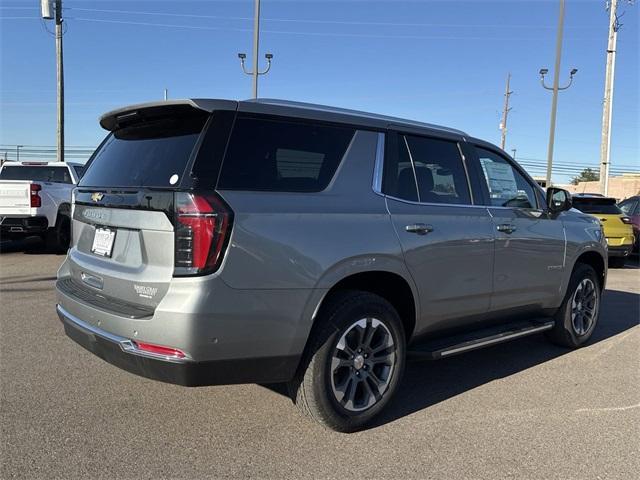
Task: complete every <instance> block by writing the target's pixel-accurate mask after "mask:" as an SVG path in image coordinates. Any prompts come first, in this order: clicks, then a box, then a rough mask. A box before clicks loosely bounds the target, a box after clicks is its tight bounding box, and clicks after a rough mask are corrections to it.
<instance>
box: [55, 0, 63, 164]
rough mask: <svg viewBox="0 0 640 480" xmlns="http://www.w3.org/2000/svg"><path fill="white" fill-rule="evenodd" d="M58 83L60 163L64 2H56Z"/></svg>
mask: <svg viewBox="0 0 640 480" xmlns="http://www.w3.org/2000/svg"><path fill="white" fill-rule="evenodd" d="M55 20H56V83H57V89H58V129H57V130H58V131H57V135H58V150H57V158H58V161H59V162H64V67H63V63H62V35H63V31H62V0H56V17H55Z"/></svg>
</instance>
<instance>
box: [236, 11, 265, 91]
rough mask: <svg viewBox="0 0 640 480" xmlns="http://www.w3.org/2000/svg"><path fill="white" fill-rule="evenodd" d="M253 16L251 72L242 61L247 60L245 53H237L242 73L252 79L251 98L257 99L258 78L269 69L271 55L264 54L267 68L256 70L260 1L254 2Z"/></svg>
mask: <svg viewBox="0 0 640 480" xmlns="http://www.w3.org/2000/svg"><path fill="white" fill-rule="evenodd" d="M254 5H255V8H254V16H253V70H252V71H248V70H247V69H246V67H245V64H244V61H245V59H246V58H247V55H246V54H245V53H238V58H239V59H240V64H241V65H242V71H243V72H244V73H246V74H247V75H251V76H252V77H253V87H252V95H253V98H258V77H259V76H260V75H265V74H266V73H267V72H268V71H269V70H270V69H271V59H272V58H273V54H271V53H266V54H265V56H264V58H266V59H267V67H266V68H265V69H264V70H263V71H262V72H261V71H260V70H259V69H258V55H259V48H260V0H255V4H254Z"/></svg>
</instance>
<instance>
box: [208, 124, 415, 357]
mask: <svg viewBox="0 0 640 480" xmlns="http://www.w3.org/2000/svg"><path fill="white" fill-rule="evenodd" d="M377 137H378V135H377V132H368V131H358V132H357V133H356V135H355V136H354V138H353V140H352V142H351V144H350V146H349V148H348V149H347V152H346V153H345V157H344V159H343V161H342V163H341V165H340V167H339V168H338V171H337V172H336V175H335V176H334V179H333V180H332V182H331V183H330V184H329V186H328V187H327V189H326V190H325V191H323V192H320V193H275V192H242V191H229V190H222V191H221V192H220V194H221V195H222V196H223V198H224V199H225V201H226V202H227V203H228V204H229V205H230V206H231V208H232V209H233V211H234V225H233V232H232V235H231V239H230V242H229V248H228V251H227V253H226V256H225V260H224V263H223V265H222V268H221V270H220V273H219V276H220V278H221V279H222V281H224V282H225V283H226V284H227V285H228V286H229V287H231V288H233V289H245V290H263V289H270V290H289V291H290V292H291V294H292V295H294V296H295V297H298V296H299V295H301V294H302V295H303V296H304V297H305V298H306V299H307V300H306V302H305V308H304V309H303V310H301V311H299V315H300V317H299V320H298V323H297V325H290V327H293V328H294V329H295V334H294V335H293V338H294V345H292V351H294V352H301V351H302V348H303V347H304V342H305V341H306V338H307V336H308V333H309V331H310V329H311V325H312V321H313V316H314V314H315V312H316V311H317V308H318V305H319V304H320V302H321V301H322V299H323V297H324V296H325V295H326V293H327V291H328V290H329V289H330V288H331V287H332V286H333V285H335V284H336V283H337V282H338V281H340V280H341V279H343V278H345V277H347V276H349V275H352V274H355V273H360V272H367V271H387V272H393V273H397V274H398V275H400V276H402V277H403V278H405V279H406V280H407V281H408V282H409V285H410V286H411V288H412V290H413V291H414V298H416V299H417V295H415V286H414V284H413V281H412V280H411V276H410V275H409V273H408V271H407V269H406V266H405V264H404V260H403V257H402V251H401V248H400V244H399V242H398V238H397V236H396V234H395V232H394V230H393V226H392V224H391V220H390V217H389V214H388V212H387V209H386V205H385V201H384V198H383V197H381V196H379V195H377V194H375V193H374V192H373V190H372V182H373V170H374V162H375V153H376V146H377ZM281 308H282V309H283V311H286V310H287V306H286V305H283V306H282V307H281ZM416 309H418V305H416Z"/></svg>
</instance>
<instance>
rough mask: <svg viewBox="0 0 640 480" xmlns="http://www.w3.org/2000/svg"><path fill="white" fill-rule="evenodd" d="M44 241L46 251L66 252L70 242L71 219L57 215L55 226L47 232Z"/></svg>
mask: <svg viewBox="0 0 640 480" xmlns="http://www.w3.org/2000/svg"><path fill="white" fill-rule="evenodd" d="M44 241H45V245H46V247H47V249H48V250H51V251H52V252H57V253H64V252H66V251H67V249H68V248H69V242H70V241H71V219H70V218H69V217H68V216H67V215H64V214H62V213H59V214H58V218H56V224H55V226H53V227H52V228H49V229H48V230H47V233H46V235H45V238H44Z"/></svg>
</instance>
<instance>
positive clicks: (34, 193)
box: [29, 183, 42, 208]
mask: <svg viewBox="0 0 640 480" xmlns="http://www.w3.org/2000/svg"><path fill="white" fill-rule="evenodd" d="M29 190H30V193H31V195H29V197H30V205H31V207H32V208H34V207H35V208H37V207H40V206H42V199H41V198H40V195H38V192H39V191H40V190H42V187H41V186H40V185H38V184H37V183H32V184H30V185H29Z"/></svg>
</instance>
